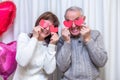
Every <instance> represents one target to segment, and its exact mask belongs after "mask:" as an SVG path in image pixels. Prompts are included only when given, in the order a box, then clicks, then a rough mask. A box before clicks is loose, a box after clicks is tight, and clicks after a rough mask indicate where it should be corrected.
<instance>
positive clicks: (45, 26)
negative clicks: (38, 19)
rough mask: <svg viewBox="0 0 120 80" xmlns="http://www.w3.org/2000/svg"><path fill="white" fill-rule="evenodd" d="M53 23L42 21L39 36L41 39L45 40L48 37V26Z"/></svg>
mask: <svg viewBox="0 0 120 80" xmlns="http://www.w3.org/2000/svg"><path fill="white" fill-rule="evenodd" d="M52 24H53V23H52V22H51V21H50V20H44V23H43V25H42V26H41V33H40V36H41V37H43V38H46V37H47V36H48V35H50V26H51V25H52Z"/></svg>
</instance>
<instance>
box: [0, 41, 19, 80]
mask: <svg viewBox="0 0 120 80" xmlns="http://www.w3.org/2000/svg"><path fill="white" fill-rule="evenodd" d="M15 56H16V41H13V42H10V43H8V44H5V43H2V42H0V75H2V77H3V78H4V80H7V78H8V77H9V76H10V75H11V74H12V73H13V72H14V71H15V69H16V66H17V62H16V60H15Z"/></svg>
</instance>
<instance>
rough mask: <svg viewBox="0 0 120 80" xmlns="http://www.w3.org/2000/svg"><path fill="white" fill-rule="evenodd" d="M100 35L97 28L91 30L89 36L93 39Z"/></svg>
mask: <svg viewBox="0 0 120 80" xmlns="http://www.w3.org/2000/svg"><path fill="white" fill-rule="evenodd" d="M99 35H100V32H99V31H98V30H91V37H92V38H93V39H96V38H97V37H98V36H99Z"/></svg>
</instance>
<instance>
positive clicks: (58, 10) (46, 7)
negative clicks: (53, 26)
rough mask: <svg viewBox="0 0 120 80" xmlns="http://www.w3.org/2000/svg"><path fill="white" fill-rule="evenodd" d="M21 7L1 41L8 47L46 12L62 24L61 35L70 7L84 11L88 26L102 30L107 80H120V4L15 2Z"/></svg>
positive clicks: (113, 0) (99, 0)
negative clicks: (54, 16)
mask: <svg viewBox="0 0 120 80" xmlns="http://www.w3.org/2000/svg"><path fill="white" fill-rule="evenodd" d="M13 2H14V3H15V4H16V7H17V15H16V19H15V23H14V25H13V26H12V27H10V28H9V29H8V30H7V31H6V32H5V33H4V34H3V35H2V36H0V40H1V41H2V42H5V43H8V42H10V41H13V40H16V39H17V36H18V35H19V33H20V32H26V33H29V32H31V31H32V28H33V27H34V24H35V21H36V19H37V18H38V16H39V15H40V14H42V13H43V12H45V11H52V12H53V13H55V14H56V15H57V16H58V18H59V20H60V23H61V24H60V26H59V34H60V32H61V28H62V27H63V23H62V22H63V20H64V13H65V10H66V9H67V8H68V7H70V6H78V7H81V8H83V10H84V14H85V16H86V23H87V24H88V25H89V26H90V28H91V29H97V30H99V31H100V32H101V33H102V35H103V37H104V42H105V48H106V50H107V52H108V62H107V64H106V65H105V67H104V68H102V70H101V76H102V77H103V79H104V80H120V76H119V74H120V69H119V68H120V62H119V61H120V58H119V57H120V41H119V40H120V36H119V34H120V31H119V30H120V15H119V14H120V0H13Z"/></svg>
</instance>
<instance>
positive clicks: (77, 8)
mask: <svg viewBox="0 0 120 80" xmlns="http://www.w3.org/2000/svg"><path fill="white" fill-rule="evenodd" d="M68 11H80V13H81V15H84V12H83V9H82V8H79V7H77V6H72V7H70V8H68V9H67V10H66V11H65V15H64V17H65V19H66V14H67V12H68Z"/></svg>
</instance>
